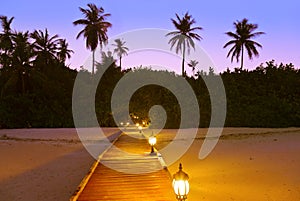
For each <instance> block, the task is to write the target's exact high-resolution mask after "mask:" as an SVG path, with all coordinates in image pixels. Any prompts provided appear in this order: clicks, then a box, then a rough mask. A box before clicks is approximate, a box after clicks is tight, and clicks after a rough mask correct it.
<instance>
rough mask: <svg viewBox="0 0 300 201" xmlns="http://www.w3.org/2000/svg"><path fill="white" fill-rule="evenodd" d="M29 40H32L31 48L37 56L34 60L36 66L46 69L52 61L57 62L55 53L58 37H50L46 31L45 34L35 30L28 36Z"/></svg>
mask: <svg viewBox="0 0 300 201" xmlns="http://www.w3.org/2000/svg"><path fill="white" fill-rule="evenodd" d="M30 36H31V38H32V39H34V42H33V48H34V51H35V52H36V54H37V56H36V59H35V62H36V65H37V66H39V67H42V69H44V68H46V67H47V66H48V65H50V64H51V63H53V62H52V61H54V60H57V57H56V55H57V51H58V43H59V38H58V35H57V34H55V35H54V36H50V35H49V33H48V30H47V29H45V32H43V31H41V30H35V31H34V32H33V33H31V34H30Z"/></svg>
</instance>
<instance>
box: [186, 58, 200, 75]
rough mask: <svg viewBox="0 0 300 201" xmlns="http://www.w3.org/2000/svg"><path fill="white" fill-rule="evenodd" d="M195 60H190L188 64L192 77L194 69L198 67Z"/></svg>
mask: <svg viewBox="0 0 300 201" xmlns="http://www.w3.org/2000/svg"><path fill="white" fill-rule="evenodd" d="M198 63H199V62H198V61H197V60H191V61H190V63H188V66H189V67H191V68H192V72H193V76H195V68H196V66H197V65H198Z"/></svg>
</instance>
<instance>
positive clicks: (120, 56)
mask: <svg viewBox="0 0 300 201" xmlns="http://www.w3.org/2000/svg"><path fill="white" fill-rule="evenodd" d="M121 60H122V56H120V68H121V63H122V62H121ZM121 69H122V68H121Z"/></svg>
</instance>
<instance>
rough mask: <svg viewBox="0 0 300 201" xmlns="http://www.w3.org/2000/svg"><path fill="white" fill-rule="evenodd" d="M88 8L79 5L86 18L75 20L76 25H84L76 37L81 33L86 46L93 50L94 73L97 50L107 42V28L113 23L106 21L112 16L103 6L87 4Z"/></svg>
mask: <svg viewBox="0 0 300 201" xmlns="http://www.w3.org/2000/svg"><path fill="white" fill-rule="evenodd" d="M87 6H88V8H87V9H84V8H81V7H79V10H80V11H81V12H82V13H83V14H84V17H85V18H84V19H79V20H76V21H74V22H73V24H74V25H84V28H83V30H81V31H80V32H79V33H78V35H77V37H76V39H78V38H79V37H80V36H81V35H83V36H84V38H86V47H87V48H88V49H90V50H91V51H92V52H93V61H92V75H94V73H95V50H96V49H97V47H98V44H99V45H100V47H102V46H103V45H104V44H106V42H107V39H108V37H107V34H106V33H107V30H108V28H110V27H111V26H112V25H111V23H110V22H107V21H106V18H107V17H109V16H110V14H109V13H104V9H103V8H102V7H100V8H98V7H97V6H96V5H95V4H87Z"/></svg>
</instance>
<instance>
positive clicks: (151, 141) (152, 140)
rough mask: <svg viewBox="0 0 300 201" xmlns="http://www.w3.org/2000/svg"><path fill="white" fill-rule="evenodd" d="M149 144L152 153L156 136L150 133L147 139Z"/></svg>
mask: <svg viewBox="0 0 300 201" xmlns="http://www.w3.org/2000/svg"><path fill="white" fill-rule="evenodd" d="M148 142H149V144H150V145H151V152H150V154H154V153H155V152H154V145H155V144H156V137H155V136H153V135H151V136H150V137H149V139H148Z"/></svg>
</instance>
